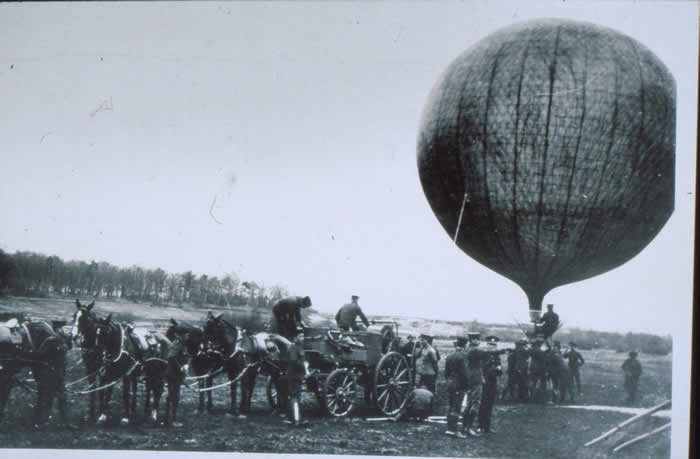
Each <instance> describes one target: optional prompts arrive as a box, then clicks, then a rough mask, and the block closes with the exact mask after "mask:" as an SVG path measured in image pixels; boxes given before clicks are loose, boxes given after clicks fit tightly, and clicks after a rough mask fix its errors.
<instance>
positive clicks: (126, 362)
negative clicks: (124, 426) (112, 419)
mask: <svg viewBox="0 0 700 459" xmlns="http://www.w3.org/2000/svg"><path fill="white" fill-rule="evenodd" d="M95 326H96V327H97V338H96V347H97V350H98V352H100V351H101V352H103V353H104V355H103V358H104V376H103V377H102V381H101V382H100V383H101V387H103V389H102V391H103V392H104V397H103V398H102V406H101V410H100V411H101V414H100V417H99V418H98V421H99V422H104V421H106V420H107V417H108V414H109V411H110V410H109V405H110V402H111V399H112V391H113V389H114V385H115V384H116V383H117V382H118V381H119V379H120V378H121V380H122V398H123V411H124V416H123V417H122V420H121V421H122V423H128V422H129V416H130V413H132V412H134V411H136V392H137V389H138V370H139V369H140V367H141V365H142V362H141V357H142V356H141V349H140V348H139V346H138V343H137V341H136V340H135V339H134V338H133V336H131V335H130V334H129V333H127V330H126V329H125V327H124V326H123V325H121V324H119V323H116V322H113V321H112V315H111V314H110V315H108V316H107V317H106V318H104V319H97V320H96V322H95ZM130 392H131V393H133V395H134V396H133V397H132V398H131V400H130V398H129V395H130ZM129 402H131V404H129Z"/></svg>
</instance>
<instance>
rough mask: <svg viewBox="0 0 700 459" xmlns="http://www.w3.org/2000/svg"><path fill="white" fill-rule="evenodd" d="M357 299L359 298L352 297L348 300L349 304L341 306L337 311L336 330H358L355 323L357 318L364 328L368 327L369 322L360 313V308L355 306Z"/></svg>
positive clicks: (357, 305)
mask: <svg viewBox="0 0 700 459" xmlns="http://www.w3.org/2000/svg"><path fill="white" fill-rule="evenodd" d="M359 299H360V297H359V296H357V295H353V296H352V298H351V299H350V303H347V304H344V305H343V306H341V308H340V309H339V310H338V313H337V314H336V315H335V322H336V323H337V324H338V328H340V329H341V330H344V331H350V330H352V331H357V330H359V329H360V327H359V326H358V324H357V323H356V322H355V319H356V318H357V317H358V316H359V317H360V319H362V323H364V324H365V327H369V320H367V317H366V316H365V314H364V313H363V312H362V308H360V305H359V304H357V300H359Z"/></svg>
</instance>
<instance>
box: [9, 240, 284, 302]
mask: <svg viewBox="0 0 700 459" xmlns="http://www.w3.org/2000/svg"><path fill="white" fill-rule="evenodd" d="M288 294H289V292H288V290H287V288H286V287H284V286H279V285H274V286H271V287H265V286H264V284H262V283H257V282H254V281H245V282H241V280H240V279H239V277H238V276H237V275H236V273H230V274H226V275H225V276H223V277H221V278H219V277H217V276H208V275H206V274H201V275H196V274H194V273H193V272H192V271H186V272H183V273H168V272H167V271H165V270H164V269H161V268H156V269H144V268H142V267H140V266H136V265H132V266H130V267H126V268H124V267H118V266H115V265H112V264H110V263H107V262H104V261H101V262H96V261H94V260H93V261H90V262H89V263H87V262H85V261H78V260H69V261H64V260H62V259H61V258H60V257H58V256H56V255H51V256H47V255H44V254H40V253H35V252H27V251H17V252H15V253H14V254H10V253H7V252H5V251H3V250H2V249H0V295H2V296H8V295H15V296H29V297H47V296H50V295H69V296H76V297H77V296H80V297H95V298H100V297H102V298H125V299H129V300H132V301H148V302H151V303H152V304H153V305H155V306H159V305H165V304H173V305H183V304H185V303H189V304H193V305H196V306H204V305H217V306H227V305H228V306H237V305H238V306H241V305H252V306H254V307H260V308H268V307H270V306H271V305H272V303H274V301H276V300H277V299H279V298H282V297H284V296H287V295H288Z"/></svg>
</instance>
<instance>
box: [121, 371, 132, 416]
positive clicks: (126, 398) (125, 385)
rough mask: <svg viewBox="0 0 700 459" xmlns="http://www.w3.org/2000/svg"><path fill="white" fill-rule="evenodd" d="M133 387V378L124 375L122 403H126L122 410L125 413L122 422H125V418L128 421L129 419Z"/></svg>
mask: <svg viewBox="0 0 700 459" xmlns="http://www.w3.org/2000/svg"><path fill="white" fill-rule="evenodd" d="M130 389H131V380H130V379H129V377H128V376H123V377H122V403H123V404H124V405H123V407H122V412H123V414H124V417H123V418H122V422H124V419H126V420H127V421H128V419H129V390H130Z"/></svg>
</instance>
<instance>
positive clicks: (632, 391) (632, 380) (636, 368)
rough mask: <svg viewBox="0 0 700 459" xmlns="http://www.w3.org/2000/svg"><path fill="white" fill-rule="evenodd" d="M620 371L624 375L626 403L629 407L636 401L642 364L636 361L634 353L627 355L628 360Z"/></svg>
mask: <svg viewBox="0 0 700 459" xmlns="http://www.w3.org/2000/svg"><path fill="white" fill-rule="evenodd" d="M622 371H624V373H625V391H626V392H627V400H626V403H627V404H629V405H631V404H633V403H634V402H635V401H636V400H637V386H638V385H639V377H640V376H641V375H642V364H641V363H639V360H637V352H636V351H632V352H630V353H629V358H628V359H627V360H625V361H624V363H623V364H622Z"/></svg>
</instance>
